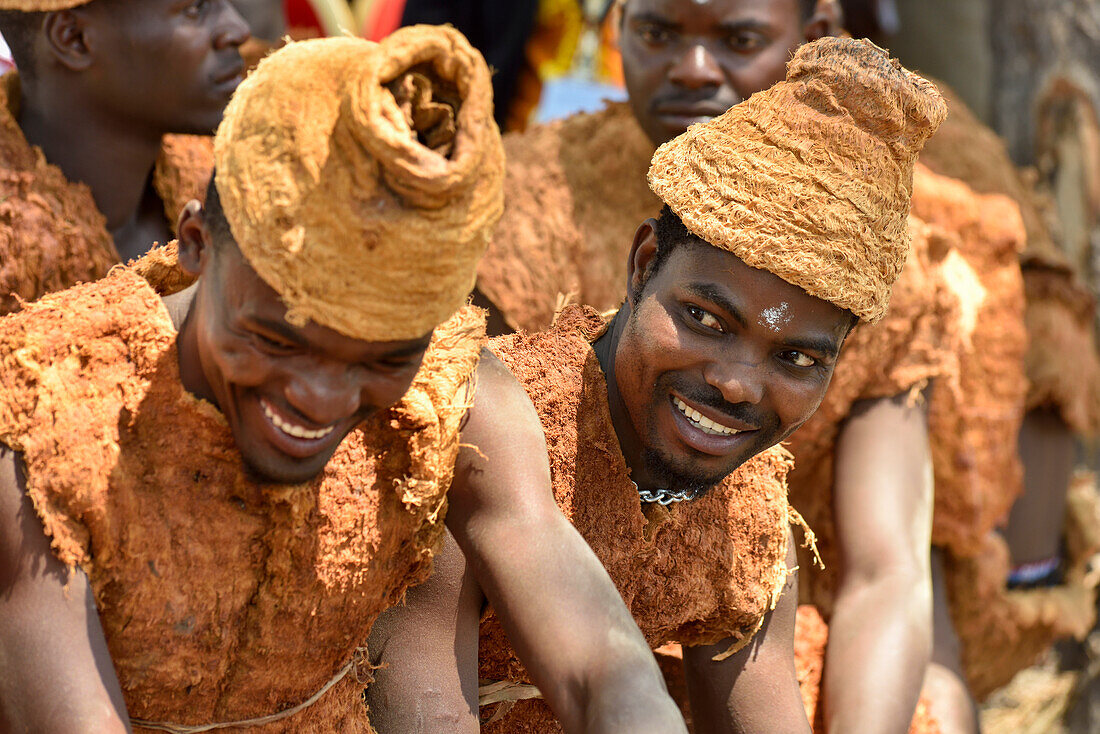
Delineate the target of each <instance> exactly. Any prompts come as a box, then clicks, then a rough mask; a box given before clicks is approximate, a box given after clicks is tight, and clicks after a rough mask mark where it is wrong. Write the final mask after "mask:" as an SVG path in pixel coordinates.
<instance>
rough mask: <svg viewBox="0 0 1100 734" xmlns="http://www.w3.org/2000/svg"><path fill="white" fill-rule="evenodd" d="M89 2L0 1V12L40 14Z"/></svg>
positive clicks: (64, 0)
mask: <svg viewBox="0 0 1100 734" xmlns="http://www.w3.org/2000/svg"><path fill="white" fill-rule="evenodd" d="M89 2H91V0H0V10H21V11H23V12H24V13H41V12H48V11H50V10H68V9H69V8H75V7H77V6H78V5H86V4H88V3H89Z"/></svg>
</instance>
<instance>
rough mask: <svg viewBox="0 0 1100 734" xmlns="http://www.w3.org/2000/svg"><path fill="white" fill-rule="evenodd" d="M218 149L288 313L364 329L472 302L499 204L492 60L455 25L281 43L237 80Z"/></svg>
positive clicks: (240, 224)
mask: <svg viewBox="0 0 1100 734" xmlns="http://www.w3.org/2000/svg"><path fill="white" fill-rule="evenodd" d="M214 154H215V160H216V164H217V174H216V184H217V187H218V194H219V196H220V198H221V201H222V203H223V206H224V208H225V213H226V218H227V220H228V222H229V226H230V229H231V230H232V232H233V234H234V236H235V238H236V240H237V243H238V245H239V246H240V248H241V252H242V253H243V254H244V256H245V257H246V258H247V260H248V261H249V263H250V264H251V265H252V267H253V268H254V269H255V270H256V272H257V273H258V274H259V275H260V277H262V278H263V279H264V280H265V281H266V282H267V283H268V284H269V285H270V286H271V287H272V288H274V289H275V290H276V291H277V292H278V293H279V294H280V295H281V296H282V298H283V300H284V301H285V302H286V304H287V306H288V309H289V310H288V313H287V318H288V319H289V320H291V321H292V322H295V323H304V322H305V321H306V320H313V321H315V322H316V323H318V324H321V325H323V326H326V327H329V328H331V329H334V330H336V331H339V332H341V333H343V334H345V335H347V336H351V337H354V338H358V339H364V340H368V341H389V340H400V339H412V338H416V337H417V336H420V335H423V334H425V333H427V332H429V331H431V330H432V329H433V328H434V327H435V326H436V325H437V324H440V323H442V322H443V321H445V320H446V319H447V318H448V317H449V316H450V315H451V314H452V313H454V312H455V310H457V309H458V308H459V307H461V306H462V304H463V303H464V302H465V300H466V298H467V296H468V295H469V293H470V291H471V289H472V288H473V285H474V278H475V271H476V267H477V262H478V259H479V258H480V257H481V255H482V253H483V252H484V250H485V247H486V245H487V244H488V240H489V236H490V234H491V232H492V228H493V226H494V225H495V224H496V222H497V219H498V218H499V217H500V211H501V208H502V190H501V182H502V179H503V173H504V155H503V149H502V147H501V142H500V133H499V131H498V130H497V127H496V123H495V122H493V102H492V85H491V83H490V78H489V68H488V66H487V65H486V64H485V60H484V59H483V58H482V57H481V54H479V53H478V52H477V51H476V50H475V49H474V48H473V47H471V46H470V45H469V43H468V42H467V41H466V39H465V38H464V37H463V36H462V35H461V34H460V33H458V32H457V31H455V30H454V29H453V28H450V27H439V28H436V27H430V26H415V27H411V28H405V29H402V30H399V31H397V32H396V33H394V34H393V35H391V36H389V37H388V38H386V39H385V40H384V41H382V42H381V43H377V44H375V43H371V42H369V41H364V40H360V39H353V38H326V39H318V40H313V41H303V42H300V43H291V44H288V45H287V46H284V47H283V48H281V49H279V50H278V51H275V52H274V53H272V54H271V55H270V56H267V57H266V58H264V59H263V60H262V61H261V62H260V63H259V66H257V68H256V70H255V71H254V72H252V74H250V75H249V76H248V78H246V79H245V81H244V82H243V83H242V84H241V86H240V87H239V88H238V90H237V92H236V94H235V95H234V97H233V99H232V100H231V101H230V103H229V106H228V108H227V110H226V113H225V119H224V120H223V122H222V124H221V126H220V127H219V129H218V133H217V135H216V136H215V143H214ZM382 276H384V277H382Z"/></svg>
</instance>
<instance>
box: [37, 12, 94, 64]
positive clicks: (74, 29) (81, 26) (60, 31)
mask: <svg viewBox="0 0 1100 734" xmlns="http://www.w3.org/2000/svg"><path fill="white" fill-rule="evenodd" d="M42 30H43V35H44V38H45V43H46V48H47V49H48V50H49V54H50V56H51V57H53V59H54V60H55V61H56V62H57V63H59V64H61V65H62V66H64V67H65V68H67V69H69V70H70V71H84V70H85V69H87V68H88V67H89V66H91V65H92V52H91V45H90V44H89V43H88V14H87V13H84V12H81V11H80V10H79V9H74V10H58V11H56V12H53V13H49V14H47V15H46V18H45V20H43V21H42Z"/></svg>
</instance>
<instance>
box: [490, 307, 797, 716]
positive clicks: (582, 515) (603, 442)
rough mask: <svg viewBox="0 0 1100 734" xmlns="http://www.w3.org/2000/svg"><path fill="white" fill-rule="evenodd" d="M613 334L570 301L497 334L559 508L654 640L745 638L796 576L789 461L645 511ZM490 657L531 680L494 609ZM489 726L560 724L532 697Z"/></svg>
mask: <svg viewBox="0 0 1100 734" xmlns="http://www.w3.org/2000/svg"><path fill="white" fill-rule="evenodd" d="M603 328H604V321H603V319H602V318H600V317H599V316H598V315H597V314H596V312H595V311H593V310H591V309H584V308H581V307H576V306H572V307H568V308H566V309H565V310H564V311H563V312H562V313H561V315H560V316H559V318H558V320H557V321H556V323H555V325H554V327H553V329H552V330H551V331H550V332H546V333H541V334H530V335H528V334H520V335H511V336H508V337H503V338H500V339H495V340H493V341H491V342H490V349H492V350H493V351H494V353H496V354H497V355H498V356H499V357H500V358H501V359H502V360H503V361H504V362H505V364H507V365H508V367H509V368H510V369H511V370H512V373H513V374H514V375H515V376H516V378H517V379H518V380H519V381H520V384H522V385H524V387H525V388H526V390H527V392H528V395H529V396H530V397H531V400H532V402H533V403H534V404H535V409H536V410H537V411H538V413H539V418H540V419H541V421H542V424H543V429H544V430H545V432H546V438H547V444H548V447H549V455H550V471H551V480H552V482H553V488H554V496H555V498H556V499H557V502H558V505H559V506H560V507H561V509H562V511H563V512H564V513H565V515H566V517H568V518H569V519H570V521H571V522H572V523H573V524H574V525H575V526H576V527H577V529H578V530H579V531H580V533H581V535H583V536H584V538H585V540H587V541H588V543H589V545H590V546H591V547H592V549H593V550H594V551H595V552H596V555H597V556H598V557H599V559H600V560H601V561H602V562H603V564H604V567H605V568H606V569H607V571H608V573H609V574H610V575H611V578H612V580H613V581H614V582H615V584H616V586H617V588H618V590H619V592H620V593H621V594H622V597H623V600H624V601H625V602H626V604H627V607H628V608H629V609H630V610H631V613H632V614H633V615H634V619H635V621H636V622H637V623H638V626H639V627H640V628H641V630H642V633H643V634H644V635H645V637H646V639H647V640H648V641H649V643H650V645H651V646H652V647H653V648H657V647H660V646H661V645H664V644H665V643H667V642H671V641H676V642H681V643H684V644H689V645H701V644H711V643H715V642H719V641H721V640H724V639H726V638H734V639H742V638H744V637H745V636H746V635H750V634H752V632H754V631H755V629H756V626H757V623H758V622H759V620H760V619H761V618H762V617H763V616H764V615H765V614H767V613H768V612H769V611H770V610H771V609H773V608H774V606H775V604H776V602H777V600H778V597H779V594H780V592H781V591H782V588H783V585H784V583H785V582H786V579H787V574H788V570H787V566H786V551H787V542H788V532H789V530H788V529H789V519H788V513H787V508H788V505H787V488H786V480H785V478H786V474H787V472H788V471H789V470H790V466H791V458H790V454H788V453H787V452H786V450H784V449H782V448H780V447H776V448H773V449H770V450H768V451H766V452H764V453H762V454H760V455H759V456H756V457H754V458H753V459H751V460H749V461H748V462H747V463H745V464H744V465H743V466H742V467H741V468H740V469H738V470H737V471H736V472H734V474H732V475H730V477H729V478H727V479H726V480H725V481H724V482H723V483H722V484H720V485H719V486H718V487H716V488H715V489H713V490H711V491H710V492H709V493H708V494H707V495H705V496H704V497H702V498H700V499H698V500H694V501H691V502H685V503H680V504H677V505H673V506H670V507H667V508H665V507H660V506H656V505H647V506H645V507H644V508H643V506H642V505H641V502H640V500H639V498H638V492H637V490H636V489H635V488H634V486H633V485H632V484H631V482H630V474H629V470H628V469H627V466H626V462H625V460H624V459H623V456H622V453H621V451H620V450H619V444H618V438H617V437H616V435H615V430H614V428H613V426H612V424H611V415H610V409H609V407H608V403H607V383H606V379H605V376H604V374H603V372H602V371H601V369H600V366H599V362H598V360H597V359H596V355H595V353H594V352H593V351H592V348H591V345H590V340H592V339H595V338H596V337H597V336H598V334H599V333H601V331H602V330H603ZM480 658H481V670H480V677H481V678H482V679H489V680H512V681H517V682H519V681H528V680H529V678H528V677H527V675H526V672H525V670H524V668H523V666H522V665H521V664H520V662H519V660H518V659H517V658H516V654H515V652H514V651H513V650H512V648H511V645H510V644H509V643H508V641H507V639H506V638H505V636H504V632H503V630H502V628H501V627H500V624H499V622H498V621H497V619H496V615H495V614H494V613H492V612H489V613H488V615H487V616H486V618H485V619H484V620H483V622H482V627H481V650H480ZM486 731H493V732H510V733H518V732H531V733H532V734H533V733H535V732H538V734H546V733H547V732H555V731H561V727H560V725H559V724H558V723H556V722H555V721H554V718H553V715H552V714H551V713H550V709H549V708H548V707H547V706H546V704H545V703H544V702H543V701H542V700H527V701H519V702H517V703H516V704H515V705H514V707H512V709H511V710H510V711H509V712H508V713H507V714H506V715H505V716H504V717H503V718H502V719H501V720H500V721H498V722H496V723H494V724H493V725H491V726H490V727H487V728H486Z"/></svg>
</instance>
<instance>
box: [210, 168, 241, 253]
mask: <svg viewBox="0 0 1100 734" xmlns="http://www.w3.org/2000/svg"><path fill="white" fill-rule="evenodd" d="M202 210H203V221H204V222H205V223H206V231H207V232H209V233H210V242H211V243H212V244H213V245H214V251H215V252H216V251H218V250H220V249H221V248H222V246H223V245H224V244H225V243H226V242H236V240H234V239H233V231H232V230H231V229H230V228H229V220H228V219H226V218H225V209H223V208H222V199H221V197H220V196H218V187H217V186H216V185H215V183H214V174H213V173H211V174H210V182H209V183H208V184H206V202H205V203H204V204H203V206H202Z"/></svg>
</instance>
